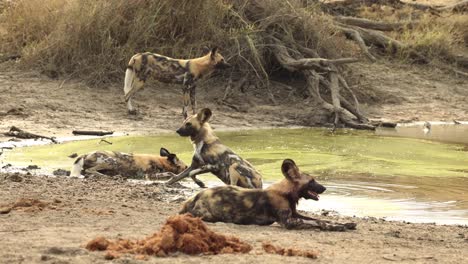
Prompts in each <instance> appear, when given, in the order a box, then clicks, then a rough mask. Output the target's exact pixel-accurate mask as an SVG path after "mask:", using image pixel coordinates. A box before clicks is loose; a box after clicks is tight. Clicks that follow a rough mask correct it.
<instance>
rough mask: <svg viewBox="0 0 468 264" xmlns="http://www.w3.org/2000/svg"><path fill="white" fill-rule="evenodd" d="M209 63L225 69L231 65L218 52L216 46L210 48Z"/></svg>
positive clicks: (216, 67)
mask: <svg viewBox="0 0 468 264" xmlns="http://www.w3.org/2000/svg"><path fill="white" fill-rule="evenodd" d="M209 55H210V63H211V65H212V66H213V67H214V68H215V69H226V68H229V67H231V64H229V63H227V62H226V60H225V59H224V57H223V56H222V55H221V54H220V53H219V52H218V47H214V48H213V49H211V51H210V53H209Z"/></svg>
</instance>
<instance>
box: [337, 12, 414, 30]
mask: <svg viewBox="0 0 468 264" xmlns="http://www.w3.org/2000/svg"><path fill="white" fill-rule="evenodd" d="M335 20H336V21H338V22H340V23H342V24H346V25H350V26H357V27H361V28H367V29H373V30H380V31H394V30H400V29H402V28H404V27H414V26H415V25H416V23H415V22H409V23H401V22H397V23H390V22H381V21H373V20H369V19H365V18H357V17H349V16H337V17H335Z"/></svg>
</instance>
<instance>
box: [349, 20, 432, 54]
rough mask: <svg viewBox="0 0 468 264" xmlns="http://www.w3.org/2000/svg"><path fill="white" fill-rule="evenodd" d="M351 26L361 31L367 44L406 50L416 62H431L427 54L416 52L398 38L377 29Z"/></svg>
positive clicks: (385, 48)
mask: <svg viewBox="0 0 468 264" xmlns="http://www.w3.org/2000/svg"><path fill="white" fill-rule="evenodd" d="M350 27H351V28H352V29H355V30H356V31H358V32H359V34H360V35H361V37H362V39H363V40H364V42H366V44H367V45H375V46H377V47H380V48H382V49H384V50H391V51H393V52H397V51H405V50H406V51H407V52H408V54H409V56H410V58H412V59H414V60H415V61H416V62H418V63H429V60H428V59H427V58H426V57H425V56H423V55H422V54H420V53H418V52H416V51H415V50H413V49H410V48H409V47H407V45H405V44H404V43H402V42H400V41H398V40H396V39H393V38H390V37H388V36H386V35H384V34H382V33H380V32H378V31H375V30H370V29H364V28H361V27H354V26H350Z"/></svg>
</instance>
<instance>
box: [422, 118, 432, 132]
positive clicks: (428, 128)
mask: <svg viewBox="0 0 468 264" xmlns="http://www.w3.org/2000/svg"><path fill="white" fill-rule="evenodd" d="M423 131H424V135H427V134H429V133H430V132H431V123H429V122H427V121H426V122H424V126H423Z"/></svg>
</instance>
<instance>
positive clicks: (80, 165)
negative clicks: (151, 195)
mask: <svg viewBox="0 0 468 264" xmlns="http://www.w3.org/2000/svg"><path fill="white" fill-rule="evenodd" d="M186 168H187V165H186V164H185V163H184V162H183V161H181V160H179V159H178V158H177V156H176V155H175V154H172V153H170V152H169V151H168V150H167V149H165V148H161V150H160V156H158V155H149V154H128V153H122V152H115V151H95V152H91V153H88V154H84V155H81V156H80V157H78V158H77V159H76V160H75V163H74V165H73V168H72V172H71V176H75V177H77V176H80V175H81V174H92V175H93V174H94V175H108V176H114V175H122V176H124V177H130V178H138V177H143V176H145V175H146V176H148V175H154V174H157V173H162V172H172V173H180V172H182V171H183V170H185V169H186Z"/></svg>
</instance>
